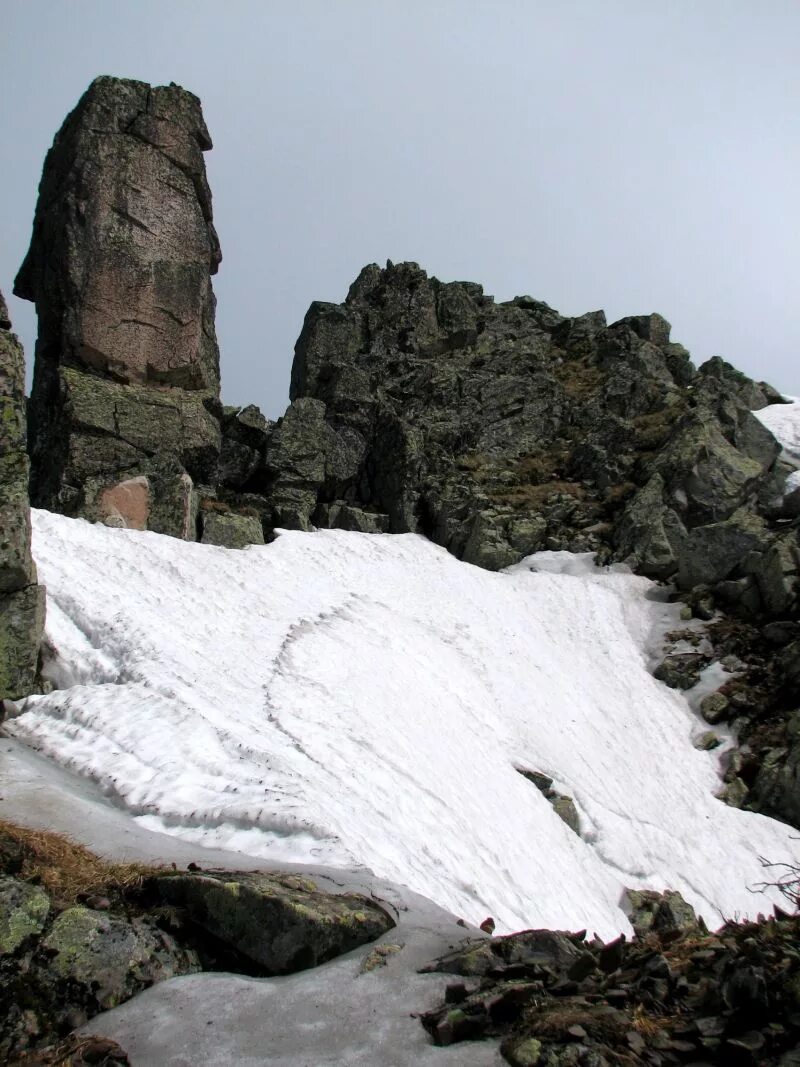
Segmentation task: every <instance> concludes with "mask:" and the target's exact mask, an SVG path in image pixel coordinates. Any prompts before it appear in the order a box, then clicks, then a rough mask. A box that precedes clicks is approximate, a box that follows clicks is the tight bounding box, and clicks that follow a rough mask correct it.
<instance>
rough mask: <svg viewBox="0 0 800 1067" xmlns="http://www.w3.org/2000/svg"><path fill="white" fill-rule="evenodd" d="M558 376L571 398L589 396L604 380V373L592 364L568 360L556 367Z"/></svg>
mask: <svg viewBox="0 0 800 1067" xmlns="http://www.w3.org/2000/svg"><path fill="white" fill-rule="evenodd" d="M556 376H557V377H558V379H559V381H560V382H561V384H562V385H563V386H564V391H565V392H566V394H567V396H570V397H582V396H587V395H588V394H589V393H592V392H594V390H595V389H597V387H598V386H599V385H600V384H601V382H602V380H603V373H602V371H601V370H600V368H599V367H596V366H595V365H594V364H592V363H584V362H582V361H580V360H573V359H570V360H567V361H566V362H565V363H561V364H559V365H558V367H556Z"/></svg>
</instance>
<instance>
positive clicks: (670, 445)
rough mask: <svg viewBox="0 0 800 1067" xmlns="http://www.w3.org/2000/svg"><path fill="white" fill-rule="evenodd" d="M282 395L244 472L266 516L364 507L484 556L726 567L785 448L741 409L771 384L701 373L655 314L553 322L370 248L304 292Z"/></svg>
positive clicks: (761, 535) (375, 518) (764, 537)
mask: <svg viewBox="0 0 800 1067" xmlns="http://www.w3.org/2000/svg"><path fill="white" fill-rule="evenodd" d="M291 397H292V404H291V406H290V408H289V409H288V411H287V412H286V414H285V416H284V417H283V419H282V420H281V421H280V422H279V423H278V424H277V425H276V426H275V428H274V430H273V431H272V432H271V436H270V438H269V440H268V442H267V444H266V447H265V450H264V462H263V469H262V478H261V485H258V487H256V485H257V478H253V477H251V480H250V483H249V485H250V486H252V487H253V488H252V491H255V492H262V493H264V495H265V497H266V499H267V502H268V508H267V511H266V514H265V516H264V517H265V523H266V525H268V526H269V525H270V524H271V525H274V526H291V527H295V528H300V529H304V528H308V527H309V526H311V525H315V526H326V525H344V523H345V522H352V516H353V515H354V514H355V513H358V515H359V516H363V517H365V518H366V520H367V521H368V524H369V526H368V528H372V529H376V530H388V531H390V532H392V533H403V532H407V531H412V532H420V533H424V534H426V535H427V536H429V537H431V538H432V539H433V540H435V541H436V542H437V543H439V544H441V545H443V546H444V547H446V548H447V549H448V550H449V551H450V552H452V553H453V554H454V555H456V556H458V557H459V558H461V559H464V560H466V561H467V562H470V563H475V564H478V565H480V566H483V567H486V568H489V569H491V570H497V569H500V568H502V567H505V566H508V565H509V564H513V563H516V562H517V561H518V560H520V559H521V558H522V557H523V556H526V555H528V554H529V553H531V552H534V551H537V550H539V549H542V548H548V549H568V550H571V551H582V552H585V551H595V552H599V553H600V554H601V558H603V557H605V558H608V557H609V556H611V555H614V557H615V558H617V559H620V560H624V561H626V562H629V563H630V564H631V565H632V566H634V567H635V569H636V570H638V571H639V572H640V573H644V574H647V575H650V576H653V577H658V578H670V577H673V576H675V575H677V574H678V570H679V562H680V565H681V572H680V575H679V580H681V581H682V583H684V584H688V585H689V586H693V585H695V584H696V583H697V582H698V581H706V582H716V581H719V580H722V579H725V578H727V577H728V576H729V575H728V572H729V571H732V569H733V565H734V563H735V560H736V554H735V552H734V553H732V552H731V549H730V546H731V544H732V543H733V541H734V540H736V539H737V538H738V540H736V544H737V546H738V545H739V544H740V543H741V544H742V545H743V544H745V541H746V544H747V547H748V549H749V550H750V551H751V552H752V553H753V558H754V559H755V558H756V556H758V554H759V553H763V552H764V551H767V550H768V549H769V546H770V544H771V541H770V538H769V536H768V534H767V531H766V530H765V529H764V527H763V524H761V523H759V521H758V519H757V518H756V517H754V513H755V511H756V510H757V498H758V495H759V493H763V494H765V495H769V493H770V492H773V488H772V486H773V480H774V477H775V462H776V459H777V456H778V452H779V448H778V445H777V443H776V442H775V440H774V438H773V437H772V436H771V434H769V433H768V431H766V430H765V429H764V428H763V427H762V426H761V424H760V423H759V422H758V421H757V420H756V419H755V417H754V416H753V415H752V414H751V412H750V410H749V409H748V406H747V405H748V404H753V405H755V406H763V405H764V404H765V403H768V402H771V401H772V400H774V399H775V398H776V397H777V394H776V393H775V392H774V390H771V389H770V387H769V386H767V385H765V384H764V383H755V382H751V381H750V380H749V379H748V378H746V377H745V376H744V375H742V374H739V373H738V372H737V371H735V370H734V369H733V368H732V367H730V366H729V365H728V364H726V363H724V362H723V361H722V360H715V361H711V363H710V364H708V365H706V366H705V367H703V368H702V369H701V370H700V371H699V372H698V371H696V370H695V368H694V367H693V365H692V363H691V361H690V359H689V353H688V352H687V351H686V349H685V348H683V346H682V345H680V344H676V343H674V342H672V341H670V326H669V323H668V322H667V321H666V320H665V319H664V318H662V317H661V316H660V315H657V314H651V315H638V316H632V317H629V318H625V319H621V320H619V321H618V322H615V323H612V324H610V325H609V324H607V323H606V319H605V315H604V314H603V312H602V311H596V312H590V313H588V314H586V315H582V316H580V317H578V318H566V317H564V316H562V315H559V314H558V312H556V311H554V310H553V309H552V308H550V307H548V306H547V304H544V303H542V302H541V301H537V300H534V299H533V298H531V297H528V296H521V297H516V298H515V299H514V300H511V301H508V302H505V303H500V304H498V303H495V301H494V299H493V298H492V297H490V296H487V295H485V294H484V292H483V290H482V288H481V286H479V285H476V284H474V283H471V282H448V283H444V282H440V281H439V280H438V279H436V278H433V277H430V276H429V275H427V274H426V273H425V271H423V270H421V269H420V268H419V267H418V266H417V264H415V263H401V264H396V265H395V264H391V263H390V264H388V265H387V267H386V268H385V269H381V268H379V267H378V266H376V265H375V264H372V265H370V266H367V267H365V268H364V270H363V271H362V272H361V274H360V275H359V277H358V278H357V279H356V281H355V282H354V284H353V285H352V287H351V289H350V292H349V293H348V296H347V299H346V300H345V302H344V303H343V304H327V303H319V302H317V303H314V304H312V305H311V308H310V310H309V312H308V314H307V315H306V319H305V324H304V326H303V331H302V333H301V335H300V338H299V340H298V342H297V347H296V350H295V360H294V366H293V369H292V387H291ZM773 495H774V493H773ZM742 509H743V510H742ZM362 527H363V523H362ZM346 528H347V527H346ZM363 528H367V527H363ZM698 530H702V532H698Z"/></svg>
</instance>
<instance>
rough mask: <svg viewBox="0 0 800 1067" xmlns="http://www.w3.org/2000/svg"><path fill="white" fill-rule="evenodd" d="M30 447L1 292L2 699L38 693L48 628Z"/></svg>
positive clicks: (19, 362) (14, 344) (21, 373)
mask: <svg viewBox="0 0 800 1067" xmlns="http://www.w3.org/2000/svg"><path fill="white" fill-rule="evenodd" d="M25 448H26V439H25V361H24V356H23V352H22V345H20V343H19V341H18V340H17V338H16V337H15V335H14V334H13V333H11V322H10V321H9V318H8V310H7V308H6V303H5V300H4V299H3V296H2V294H0V701H2V700H3V699H6V698H8V699H12V700H13V699H16V698H19V697H23V696H27V695H28V694H29V693H31V692H32V691H33V688H34V685H35V680H36V671H37V664H38V657H39V644H40V641H41V637H42V629H43V626H44V611H45V593H44V588H43V587H42V586H40V585H37V583H36V565H35V564H34V562H33V558H32V556H31V519H30V507H29V504H28V456H27V453H26V450H25Z"/></svg>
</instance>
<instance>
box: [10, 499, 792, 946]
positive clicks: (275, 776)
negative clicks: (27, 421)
mask: <svg viewBox="0 0 800 1067" xmlns="http://www.w3.org/2000/svg"><path fill="white" fill-rule="evenodd" d="M34 553H35V557H36V560H37V564H38V566H39V573H40V577H41V580H43V581H44V582H45V584H46V585H47V590H48V635H49V638H50V640H51V642H52V643H53V645H54V646H55V647H56V649H57V650H58V656H57V659H56V661H55V662H54V663H53V664H52V666H51V673H52V676H53V677H54V678H55V679H56V680H57V681H58V684H60V685H61V686H64V687H65V688H61V689H58V690H56V691H55V692H53V693H51V694H49V695H47V696H43V697H34V698H30V699H29V700H28V701H27V703H26V706H25V710H24V713H23V714H22V715H21V716H20V717H19V718H17V719H15V720H14V721H13V722H12V723H10V724H9V728H10V730H11V731H12V732H13V733H14V734H15V735H16V736H18V737H20V738H22V739H24V740H27V741H28V742H29V743H32V744H34V745H36V746H37V747H39V748H41V749H42V750H43V751H44V752H45V753H46V754H47V755H48V756H50V757H52V758H53V759H55V760H57V761H59V762H61V763H62V764H64V765H65V766H67V767H68V768H70V769H72V770H74V771H77V772H79V773H80V774H83V775H87V776H89V777H90V778H92V779H94V780H95V781H96V782H98V783H99V784H100V786H101V787H102V788H103V790H104V791H105V792H107V793H108V794H111V795H113V796H114V797H115V798H116V799H117V800H119V801H120V802H121V803H122V804H124V805H125V806H126V807H127V808H128V809H129V810H130V811H131V812H132V813H133V814H134V815H136V816H137V817H138V818H139V819H141V820H142V822H143V823H144V824H145V825H147V826H149V827H151V828H154V829H163V830H166V831H167V832H169V833H173V834H178V835H180V836H183V837H186V838H189V839H190V840H192V841H195V842H197V843H198V844H203V845H209V846H210V845H214V846H218V847H225V848H232V849H236V850H239V851H242V852H246V853H248V854H250V855H254V856H261V857H276V858H280V859H282V860H287V859H288V860H291V861H297V862H300V861H305V862H312V863H314V862H315V863H323V864H330V865H338V866H363V867H368V868H371V869H373V870H374V871H375V872H376V873H377V874H378V875H380V876H381V877H383V878H387V879H391V880H393V881H396V882H399V883H402V884H405V885H408V886H409V887H411V888H412V889H414V890H415V891H417V892H419V893H421V894H423V895H425V896H427V897H429V898H430V899H432V900H434V901H435V902H437V903H438V904H440V905H442V906H443V907H446V908H448V909H450V910H451V911H453V912H455V913H456V914H460V915H463V916H464V918H466V919H468V920H470V921H471V922H480V921H481V919H482V918H484V916H485V915H487V914H492V915H494V916H495V918H496V919H497V921H498V928H499V930H500V931H502V930H510V929H512V928H514V929H518V928H520V927H525V926H537V925H541V926H550V927H572V928H577V927H580V926H584V925H587V926H589V928H590V930H596V931H597V932H598V933H599V934H600V935H601V936H605V937H609V936H613V935H615V934H616V933H617V932H618V931H619V930H624V929H628V923H627V919H626V918H625V916H624V914H623V912H622V911H621V910H620V907H619V901H620V896H621V893H622V890H623V887H624V886H635V887H651V888H657V889H663V888H674V889H678V890H680V891H681V892H683V893H684V895H685V896H686V897H687V899H689V900H690V901H691V903H692V904H694V905H695V906H696V907H698V908H699V910H700V911H701V913H702V914H703V915H704V916H705V918H706V919H707V920H708V922H709V923H710V924H716V925H718V924H719V922H720V921H721V920H722V918H723V917H731V916H735V915H740V916H744V915H752V914H754V913H756V912H757V911H759V910H768V909H767V908H766V903H765V901H764V898H763V897H761V896H753V894H752V893H751V892H750V890H749V888H748V887H750V886H752V885H753V884H754V883H756V882H758V881H760V880H761V879H762V877H763V872H762V869H761V866H760V864H759V856H762V855H763V856H765V857H768V858H770V859H773V860H788V859H789V858H790V857H792V856H794V858H795V860H797V859H798V845H797V842H796V841H793V840H792V839H791V830H790V828H789V827H787V826H784V825H782V824H780V823H777V822H774V821H772V820H770V819H767V818H765V817H763V816H759V815H754V814H749V813H744V812H741V811H736V810H734V809H731V808H729V807H726V806H725V805H724V804H722V803H721V802H720V801H718V800H716V799H715V798H714V795H713V794H714V792H715V791H716V790H717V789H718V788H719V786H720V782H719V768H718V757H717V755H716V754H712V753H706V752H698V751H696V750H695V749H694V748H693V747H692V744H691V736H692V733H693V731H694V732H696V729H697V719H696V716H695V714H694V713H693V712H692V711H691V710H690V708H689V705H688V703H687V701H686V700H685V698H684V697H682V696H680V695H679V694H677V693H675V692H672V691H670V690H669V689H667V688H665V687H664V686H663V685H662V684H660V683H659V682H656V681H655V680H654V679H653V678H652V676H651V675H650V673H649V670H648V666H649V662H650V656H651V653H652V651H653V649H654V647H655V645H657V644H658V642H659V638H660V635H661V634H662V633H663V631H664V630H665V629H668V628H669V627H671V626H676V625H677V615H676V609H675V608H674V607H671V606H669V605H667V604H666V603H664V602H663V600H662V599H660V592H659V590H658V589H657V588H656V587H655V586H653V585H652V583H650V582H649V581H647V580H646V579H643V578H638V577H635V576H633V575H631V574H629V573H626V572H624V571H622V570H621V569H616V570H599V569H595V568H594V567H593V566H592V565H591V563H590V562H589V561H588V559H587V558H585V557H574V556H569V555H567V554H558V553H543V554H541V555H539V556H535V557H531V558H530V559H529V560H528V561H525V563H523V564H520V565H519V566H517V567H515V568H512V569H511V570H510V571H509V572H506V573H503V574H490V573H488V572H486V571H483V570H480V569H478V568H475V567H471V566H468V565H466V564H463V563H460V562H458V561H457V560H455V559H454V558H452V557H451V556H449V555H448V554H447V553H446V552H445V551H444V550H443V549H441V548H438V547H437V546H435V545H433V544H431V543H429V542H428V541H426V540H424V539H423V538H421V537H418V536H415V535H410V534H409V535H404V536H389V535H384V536H376V535H366V534H354V533H345V532H340V531H320V532H317V533H311V534H304V533H294V532H286V533H283V534H282V535H281V536H280V537H279V538H278V539H277V541H275V542H274V543H273V544H271V545H268V546H264V547H255V546H253V547H250V548H248V549H246V550H244V551H229V550H226V549H223V548H216V547H212V546H207V545H199V544H191V543H185V542H182V541H178V540H175V539H172V538H168V537H161V536H159V535H156V534H151V533H138V532H134V531H126V530H111V529H107V528H105V527H103V526H99V525H91V524H89V523H86V522H83V521H80V520H72V519H66V518H63V517H61V516H57V515H52V514H49V513H47V512H41V511H40V512H34ZM516 768H525V769H530V770H538V771H542V772H544V773H546V774H548V775H550V776H551V777H552V778H553V779H554V780H555V787H556V788H557V789H558V791H559V792H561V793H567V794H569V795H571V796H572V797H573V798H574V800H575V803H576V805H577V808H578V811H579V813H580V818H581V826H582V837H578V836H577V835H575V834H574V833H573V832H572V831H570V830H569V829H568V828H567V826H566V825H565V824H564V823H563V822H562V821H561V820H560V819H559V818H558V817H557V815H556V814H555V813H554V811H553V809H552V807H551V806H550V804H549V803H548V801H547V800H546V799H545V798H544V797H543V796H542V795H541V794H540V793H539V792H538V790H537V789H536V788H535V787H534V786H533V785H532V784H531V783H530V782H529V781H528V780H526V779H525V778H524V777H523V776H522V775H520V774H519V773H518V772H517V770H516Z"/></svg>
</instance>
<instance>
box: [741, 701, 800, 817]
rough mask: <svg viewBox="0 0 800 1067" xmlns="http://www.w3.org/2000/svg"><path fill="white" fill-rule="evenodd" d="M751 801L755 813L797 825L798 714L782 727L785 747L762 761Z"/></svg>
mask: <svg viewBox="0 0 800 1067" xmlns="http://www.w3.org/2000/svg"><path fill="white" fill-rule="evenodd" d="M751 799H752V801H753V802H754V803H755V805H756V806H757V807H758V810H759V811H763V812H764V813H765V814H767V815H773V816H776V817H777V818H779V819H783V820H784V821H785V822H788V823H791V824H792V825H793V826H798V825H800V711H796V712H794V714H793V715H792V716H791V717H790V718H789V720H788V722H787V724H786V728H785V744H784V745H783V746H782V747H781V748H776V749H771V750H769V751H768V752H767V753H766V755H765V756H764V758H763V759H762V762H761V766H760V769H759V772H758V776H757V777H756V780H755V783H754V784H753V789H752V798H751Z"/></svg>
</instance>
